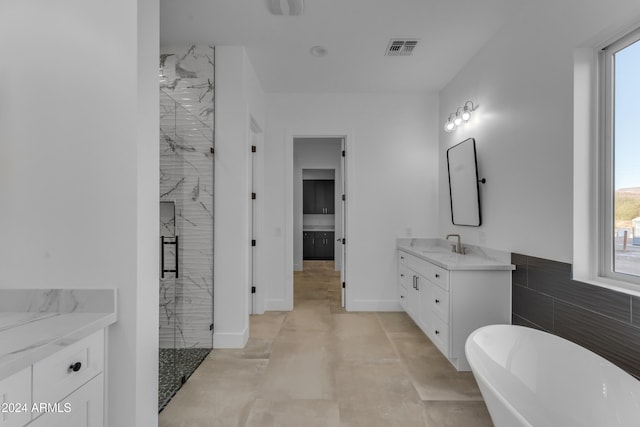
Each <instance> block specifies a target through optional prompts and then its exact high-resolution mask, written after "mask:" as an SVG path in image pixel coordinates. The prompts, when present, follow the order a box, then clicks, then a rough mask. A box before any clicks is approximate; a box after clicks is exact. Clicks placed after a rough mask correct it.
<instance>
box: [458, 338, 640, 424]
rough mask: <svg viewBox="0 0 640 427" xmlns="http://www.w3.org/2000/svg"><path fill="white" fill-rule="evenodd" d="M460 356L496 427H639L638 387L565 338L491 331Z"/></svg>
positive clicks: (469, 342) (469, 343)
mask: <svg viewBox="0 0 640 427" xmlns="http://www.w3.org/2000/svg"><path fill="white" fill-rule="evenodd" d="M465 352H466V354H467V360H468V361H469V365H471V370H472V371H473V375H474V376H475V378H476V381H477V382H478V386H479V387H480V391H481V392H482V396H483V397H484V399H485V402H486V404H487V408H488V409H489V414H490V415H491V419H492V420H493V423H494V425H495V427H518V426H532V427H543V426H553V427H589V426H594V427H596V426H597V427H613V426H630V427H631V426H633V427H638V426H640V381H638V380H637V379H635V378H634V377H632V376H631V375H629V374H627V373H626V372H625V371H623V370H622V369H620V368H618V367H617V366H615V365H613V364H612V363H611V362H608V361H607V360H605V359H603V358H602V357H600V356H598V355H597V354H595V353H593V352H591V351H589V350H587V349H585V348H583V347H580V346H579V345H577V344H574V343H572V342H570V341H567V340H565V339H563V338H560V337H557V336H555V335H551V334H548V333H546V332H541V331H538V330H535V329H531V328H525V327H522V326H512V325H491V326H485V327H482V328H480V329H477V330H475V331H474V332H473V333H471V335H469V337H468V338H467V342H466V345H465Z"/></svg>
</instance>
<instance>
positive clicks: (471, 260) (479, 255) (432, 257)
mask: <svg viewBox="0 0 640 427" xmlns="http://www.w3.org/2000/svg"><path fill="white" fill-rule="evenodd" d="M466 247H467V250H468V253H466V254H465V255H461V254H457V253H455V252H452V250H451V242H447V241H445V240H442V239H398V241H397V248H398V249H399V250H401V251H404V252H407V253H409V254H411V255H414V256H416V257H418V258H420V259H423V260H425V261H429V262H431V263H433V264H435V265H437V266H439V267H442V268H444V269H446V270H509V271H510V270H515V266H514V265H512V264H511V263H510V262H509V261H508V259H509V258H510V256H509V255H508V254H507V253H506V252H501V251H495V250H491V249H486V248H482V247H478V246H471V245H469V246H466Z"/></svg>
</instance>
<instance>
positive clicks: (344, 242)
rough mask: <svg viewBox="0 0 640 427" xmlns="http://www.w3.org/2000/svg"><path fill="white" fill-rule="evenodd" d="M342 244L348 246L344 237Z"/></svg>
mask: <svg viewBox="0 0 640 427" xmlns="http://www.w3.org/2000/svg"><path fill="white" fill-rule="evenodd" d="M342 244H343V245H346V244H347V239H345V238H344V237H343V238H342Z"/></svg>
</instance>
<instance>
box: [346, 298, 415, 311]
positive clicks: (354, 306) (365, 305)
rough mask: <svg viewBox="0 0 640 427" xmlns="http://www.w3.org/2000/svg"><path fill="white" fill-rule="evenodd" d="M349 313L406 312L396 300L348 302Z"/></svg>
mask: <svg viewBox="0 0 640 427" xmlns="http://www.w3.org/2000/svg"><path fill="white" fill-rule="evenodd" d="M347 311H404V310H403V309H402V307H401V306H400V304H399V303H398V301H396V300H366V299H360V300H358V299H357V300H353V301H350V302H349V301H347Z"/></svg>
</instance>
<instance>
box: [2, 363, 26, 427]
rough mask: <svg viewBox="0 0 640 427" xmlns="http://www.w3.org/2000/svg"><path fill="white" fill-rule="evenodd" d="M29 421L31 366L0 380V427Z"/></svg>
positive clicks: (18, 424)
mask: <svg viewBox="0 0 640 427" xmlns="http://www.w3.org/2000/svg"><path fill="white" fill-rule="evenodd" d="M29 421H31V366H29V367H28V368H24V369H23V370H21V371H19V372H16V373H15V374H13V375H11V376H10V377H7V378H5V379H3V380H0V427H18V426H23V425H25V424H27V423H28V422H29Z"/></svg>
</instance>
